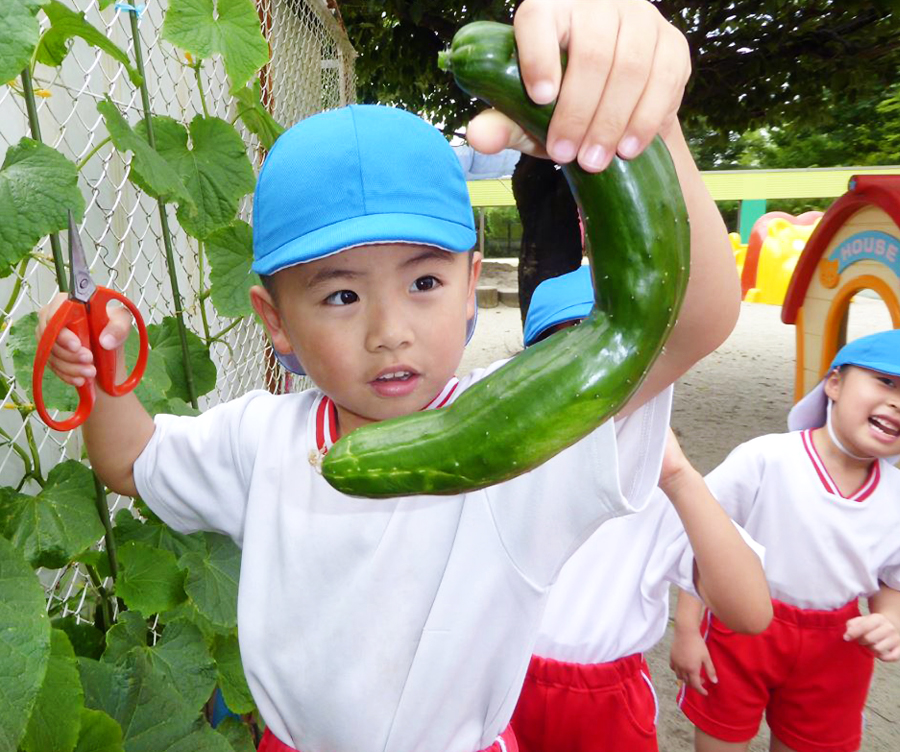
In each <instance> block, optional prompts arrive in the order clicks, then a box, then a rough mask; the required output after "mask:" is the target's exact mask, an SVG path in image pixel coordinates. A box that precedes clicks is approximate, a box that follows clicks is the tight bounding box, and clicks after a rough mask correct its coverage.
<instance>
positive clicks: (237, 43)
mask: <svg viewBox="0 0 900 752" xmlns="http://www.w3.org/2000/svg"><path fill="white" fill-rule="evenodd" d="M162 37H163V39H165V40H166V41H168V42H171V43H172V44H174V45H176V46H178V47H181V48H183V49H185V50H187V51H188V52H190V53H191V54H193V55H195V56H196V57H200V58H207V57H212V56H213V55H216V54H219V55H222V57H223V58H224V60H225V71H226V73H228V77H229V78H230V79H231V91H232V93H234V92H235V91H236V90H238V89H240V88H241V87H242V86H244V84H246V83H247V82H248V81H249V80H250V79H251V78H252V77H253V75H254V74H255V73H256V71H258V70H259V69H260V68H262V67H263V66H264V65H265V64H266V63H268V62H269V43H268V42H266V40H265V37H263V35H262V31H261V30H260V26H259V15H258V14H257V12H256V6H255V5H254V3H253V0H171V2H170V3H169V10H168V12H167V13H166V20H165V21H164V22H163V28H162Z"/></svg>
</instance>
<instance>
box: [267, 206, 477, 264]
mask: <svg viewBox="0 0 900 752" xmlns="http://www.w3.org/2000/svg"><path fill="white" fill-rule="evenodd" d="M476 240H477V237H476V235H475V230H474V229H473V228H472V227H468V226H466V225H461V224H458V223H457V222H450V221H448V220H445V219H440V218H437V217H428V216H424V215H421V214H399V213H398V214H371V215H365V216H361V217H352V218H350V219H346V220H344V221H342V222H336V223H334V224H331V225H326V226H325V227H320V228H319V229H317V230H313V231H312V232H309V233H307V234H306V235H303V236H301V237H299V238H294V239H293V240H291V241H289V242H287V243H285V244H284V245H282V246H281V247H279V248H277V249H276V250H274V251H272V252H271V253H269V254H267V255H266V256H264V257H263V258H260V259H257V260H256V261H254V262H253V271H254V272H256V273H257V274H263V275H267V274H274V273H275V272H277V271H280V270H281V269H286V268H287V267H289V266H296V265H297V264H305V263H308V262H310V261H315V260H316V259H320V258H325V257H326V256H331V255H332V254H335V253H339V252H341V251H345V250H347V249H349V248H355V247H356V246H361V245H371V244H377V243H415V244H417V245H428V246H434V247H435V248H441V249H442V250H445V251H452V252H454V253H462V252H464V251H468V250H469V249H470V248H472V247H473V246H474V245H475V241H476Z"/></svg>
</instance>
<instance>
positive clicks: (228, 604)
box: [178, 533, 241, 628]
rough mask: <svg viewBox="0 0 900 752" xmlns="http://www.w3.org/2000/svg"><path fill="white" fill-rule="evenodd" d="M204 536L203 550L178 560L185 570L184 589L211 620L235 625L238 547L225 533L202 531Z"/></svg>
mask: <svg viewBox="0 0 900 752" xmlns="http://www.w3.org/2000/svg"><path fill="white" fill-rule="evenodd" d="M203 537H204V538H205V539H206V551H205V552H203V553H199V552H192V553H187V554H185V555H184V556H182V557H181V558H180V559H179V560H178V566H179V568H180V569H182V570H184V571H185V572H186V576H185V580H184V590H185V592H186V593H187V594H188V595H189V596H190V597H191V600H192V601H193V602H194V603H195V604H196V606H197V608H198V609H199V611H200V613H201V614H203V615H204V616H205V617H206V618H208V619H209V620H210V621H211V622H212V623H213V624H216V625H218V626H222V627H228V628H234V627H236V626H237V590H238V578H239V576H240V572H241V550H240V549H239V548H238V547H237V546H236V545H235V544H234V543H233V542H232V540H231V539H230V538H227V537H225V536H224V535H217V534H215V533H204V534H203Z"/></svg>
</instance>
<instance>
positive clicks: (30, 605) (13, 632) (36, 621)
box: [0, 538, 50, 752]
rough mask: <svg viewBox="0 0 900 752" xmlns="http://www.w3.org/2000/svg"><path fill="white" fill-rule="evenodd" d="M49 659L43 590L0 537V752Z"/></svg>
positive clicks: (15, 737)
mask: <svg viewBox="0 0 900 752" xmlns="http://www.w3.org/2000/svg"><path fill="white" fill-rule="evenodd" d="M49 661H50V619H49V618H48V616H47V604H46V602H45V600H44V588H43V587H42V586H41V583H40V580H38V578H37V575H35V573H34V572H33V571H32V569H31V567H30V566H29V565H28V564H27V563H26V562H25V559H24V558H23V556H22V554H21V553H20V552H19V551H17V550H16V549H15V548H14V547H13V545H12V544H11V543H9V542H8V541H6V540H4V539H2V538H0V676H3V677H5V678H4V681H2V682H0V752H16V749H17V748H18V745H19V741H20V740H21V738H22V735H23V734H24V733H25V728H26V724H27V723H28V717H29V716H30V715H31V709H32V708H33V707H34V703H35V700H36V699H37V696H38V692H39V690H40V688H41V685H42V684H43V681H44V675H45V674H46V672H47V665H48V663H49Z"/></svg>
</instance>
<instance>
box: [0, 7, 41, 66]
mask: <svg viewBox="0 0 900 752" xmlns="http://www.w3.org/2000/svg"><path fill="white" fill-rule="evenodd" d="M37 10H38V3H35V2H23V1H22V0H5V2H2V3H0V82H4V83H5V82H6V81H11V80H12V79H14V78H16V77H17V76H18V75H19V74H20V73H21V72H22V71H23V70H25V67H26V66H27V65H29V64H30V63H31V55H32V54H33V53H34V48H35V45H36V44H37V43H38V37H39V36H40V33H41V27H40V24H38V20H37V19H36V18H35V17H34V14H35V13H37Z"/></svg>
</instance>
